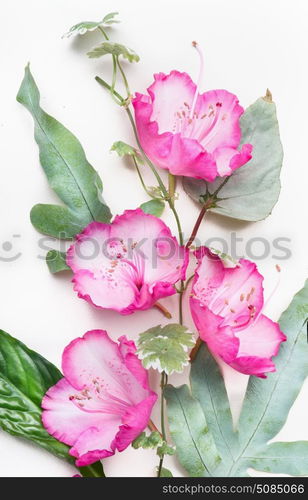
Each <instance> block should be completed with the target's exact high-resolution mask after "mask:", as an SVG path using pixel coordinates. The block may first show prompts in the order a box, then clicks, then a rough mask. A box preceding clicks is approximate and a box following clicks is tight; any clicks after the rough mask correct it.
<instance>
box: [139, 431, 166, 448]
mask: <svg viewBox="0 0 308 500" xmlns="http://www.w3.org/2000/svg"><path fill="white" fill-rule="evenodd" d="M163 442H164V441H163V439H162V437H161V435H160V434H159V432H158V431H153V432H151V434H149V435H148V436H147V435H146V433H145V432H142V433H141V434H139V436H138V437H136V439H135V440H134V441H133V442H132V447H133V448H135V449H136V450H137V449H138V448H144V449H148V448H156V447H157V446H158V445H159V444H163Z"/></svg>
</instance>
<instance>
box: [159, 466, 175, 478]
mask: <svg viewBox="0 0 308 500" xmlns="http://www.w3.org/2000/svg"><path fill="white" fill-rule="evenodd" d="M160 477H173V475H172V472H171V471H170V470H169V469H166V467H162V468H161V471H160Z"/></svg>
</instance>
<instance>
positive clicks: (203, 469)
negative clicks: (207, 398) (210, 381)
mask: <svg viewBox="0 0 308 500" xmlns="http://www.w3.org/2000/svg"><path fill="white" fill-rule="evenodd" d="M164 396H165V399H166V401H167V409H168V422H169V429H170V433H171V437H172V440H173V442H174V443H175V445H176V455H177V457H178V459H179V461H180V463H181V464H182V466H183V467H184V468H185V469H186V470H187V471H188V472H189V475H190V476H192V477H207V476H213V475H215V474H214V473H215V471H216V469H217V467H218V465H219V464H220V463H221V458H220V456H219V453H218V451H217V448H216V445H215V442H214V439H213V436H212V434H211V432H210V431H209V427H208V424H207V422H206V420H205V416H204V413H203V411H202V408H201V406H200V404H199V402H198V401H197V400H196V399H195V398H194V397H193V396H192V395H191V392H190V390H189V388H188V387H187V385H182V386H181V387H177V388H175V387H173V386H172V385H167V386H166V387H165V389H164Z"/></svg>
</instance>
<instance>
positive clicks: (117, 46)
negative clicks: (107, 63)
mask: <svg viewBox="0 0 308 500" xmlns="http://www.w3.org/2000/svg"><path fill="white" fill-rule="evenodd" d="M107 54H111V55H113V56H117V57H118V56H123V57H124V58H125V59H127V60H128V61H129V62H131V63H132V62H138V61H139V59H140V57H139V56H138V55H137V54H136V52H134V51H133V50H132V49H130V48H128V47H125V45H122V44H121V43H115V42H110V41H109V40H108V41H106V42H102V43H101V44H100V45H98V47H95V48H94V49H92V50H90V52H88V54H87V55H88V56H89V57H90V58H97V57H102V56H105V55H107Z"/></svg>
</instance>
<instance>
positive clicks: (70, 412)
mask: <svg viewBox="0 0 308 500" xmlns="http://www.w3.org/2000/svg"><path fill="white" fill-rule="evenodd" d="M75 393H76V388H75V387H73V386H72V385H71V384H70V383H69V382H68V381H67V380H66V379H65V378H63V379H61V380H59V382H58V383H57V384H56V385H54V386H53V387H51V388H50V389H49V390H48V391H47V393H46V394H45V396H44V398H43V401H42V408H43V413H42V421H43V425H44V427H45V429H46V430H47V431H48V432H49V434H51V435H52V436H54V437H55V438H56V439H58V440H59V441H61V442H62V443H65V444H68V445H73V444H74V443H75V441H76V440H77V439H78V437H79V435H80V434H81V433H82V432H83V430H84V429H85V428H87V427H92V426H94V427H96V426H99V425H101V423H102V416H101V414H98V413H87V412H84V411H82V410H81V409H80V408H78V407H77V406H76V405H75V404H74V403H73V402H72V400H71V399H70V398H71V396H73V395H74V394H75Z"/></svg>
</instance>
